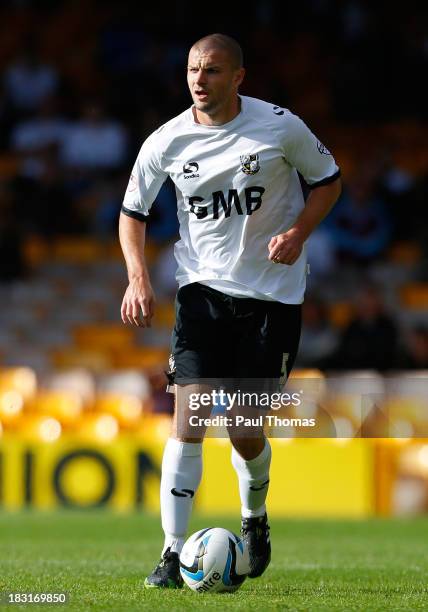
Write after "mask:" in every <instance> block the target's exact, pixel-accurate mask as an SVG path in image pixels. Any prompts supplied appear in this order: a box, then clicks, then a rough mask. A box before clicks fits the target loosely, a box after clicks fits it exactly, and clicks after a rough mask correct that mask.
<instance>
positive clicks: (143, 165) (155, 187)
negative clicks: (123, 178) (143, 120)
mask: <svg viewBox="0 0 428 612" xmlns="http://www.w3.org/2000/svg"><path fill="white" fill-rule="evenodd" d="M157 149H158V147H156V132H155V133H154V134H152V135H151V136H149V137H148V138H147V140H146V141H145V142H144V143H143V146H142V147H141V149H140V152H139V154H138V157H137V159H136V162H135V164H134V167H133V169H132V172H131V177H130V179H129V183H128V187H127V188H126V192H125V197H124V198H123V204H122V212H123V213H124V214H125V215H128V216H129V217H134V218H136V219H139V220H140V221H147V220H148V218H149V212H150V208H151V206H152V204H153V202H154V200H155V199H156V196H157V195H158V193H159V191H160V188H161V187H162V185H163V183H164V182H165V180H166V178H167V176H168V175H167V173H166V172H165V171H164V170H163V169H162V159H161V157H162V156H161V154H160V153H159V152H158V150H157Z"/></svg>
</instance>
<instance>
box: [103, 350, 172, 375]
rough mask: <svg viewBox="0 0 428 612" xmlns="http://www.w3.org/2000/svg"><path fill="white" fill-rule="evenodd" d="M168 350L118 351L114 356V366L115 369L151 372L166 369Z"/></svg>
mask: <svg viewBox="0 0 428 612" xmlns="http://www.w3.org/2000/svg"><path fill="white" fill-rule="evenodd" d="M169 353H170V351H169V348H155V347H144V348H131V349H128V350H119V351H117V352H116V354H115V355H114V359H113V362H114V366H115V367H117V368H138V369H142V370H151V369H155V368H159V367H162V368H165V369H166V368H167V367H168V358H169Z"/></svg>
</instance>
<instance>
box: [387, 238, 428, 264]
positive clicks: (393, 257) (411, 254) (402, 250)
mask: <svg viewBox="0 0 428 612" xmlns="http://www.w3.org/2000/svg"><path fill="white" fill-rule="evenodd" d="M388 255H389V260H390V261H391V262H393V263H397V264H404V265H414V264H417V263H418V262H419V261H420V260H421V258H422V249H421V246H420V245H419V244H418V243H417V242H411V241H410V242H396V243H395V244H393V245H392V246H391V248H390V249H389V253H388Z"/></svg>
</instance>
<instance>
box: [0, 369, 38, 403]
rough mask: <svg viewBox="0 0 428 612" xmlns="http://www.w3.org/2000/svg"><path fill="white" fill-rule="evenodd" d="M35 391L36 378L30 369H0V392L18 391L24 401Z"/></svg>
mask: <svg viewBox="0 0 428 612" xmlns="http://www.w3.org/2000/svg"><path fill="white" fill-rule="evenodd" d="M36 390H37V377H36V373H35V372H34V370H32V369H31V368H27V367H17V368H15V367H11V368H0V391H18V392H19V393H20V394H21V395H22V397H23V398H24V399H29V398H31V397H33V395H34V394H35V393H36Z"/></svg>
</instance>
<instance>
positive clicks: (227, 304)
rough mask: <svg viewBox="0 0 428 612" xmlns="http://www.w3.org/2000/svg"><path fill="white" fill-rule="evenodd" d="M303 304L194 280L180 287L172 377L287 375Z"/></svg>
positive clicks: (198, 379)
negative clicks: (257, 296)
mask: <svg viewBox="0 0 428 612" xmlns="http://www.w3.org/2000/svg"><path fill="white" fill-rule="evenodd" d="M301 310H302V307H301V304H282V303H281V302H269V301H266V300H257V299H254V298H237V297H232V296H230V295H226V294H224V293H222V292H220V291H217V290H216V289H212V288H211V287H207V286H205V285H201V284H200V283H192V284H190V285H185V286H184V287H181V288H180V289H179V290H178V293H177V297H176V322H175V327H174V331H173V333H172V351H171V359H170V373H169V374H170V382H175V383H176V384H179V385H180V384H182V385H183V384H189V383H190V382H192V383H193V382H201V379H202V380H203V379H219V378H220V379H267V378H269V379H275V380H276V381H278V379H282V381H283V382H285V380H286V377H287V376H288V374H289V373H290V371H291V368H292V367H293V364H294V360H295V358H296V353H297V348H298V345H299V339H300V329H301Z"/></svg>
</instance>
